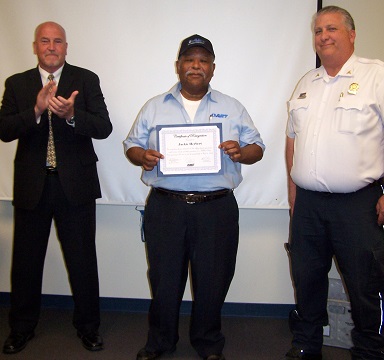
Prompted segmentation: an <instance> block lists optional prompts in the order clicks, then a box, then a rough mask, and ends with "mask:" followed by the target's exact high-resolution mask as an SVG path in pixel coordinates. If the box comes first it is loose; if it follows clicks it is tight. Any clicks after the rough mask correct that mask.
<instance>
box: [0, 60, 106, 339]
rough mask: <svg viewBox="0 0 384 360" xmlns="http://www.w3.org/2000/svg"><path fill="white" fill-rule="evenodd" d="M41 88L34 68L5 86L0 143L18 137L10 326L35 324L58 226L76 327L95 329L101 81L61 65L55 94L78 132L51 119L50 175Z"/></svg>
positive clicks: (28, 327)
mask: <svg viewBox="0 0 384 360" xmlns="http://www.w3.org/2000/svg"><path fill="white" fill-rule="evenodd" d="M41 88H42V82H41V77H40V73H39V70H38V68H35V69H31V70H28V71H26V72H24V73H21V74H16V75H13V76H11V77H10V78H8V79H7V80H6V82H5V91H4V97H3V101H2V106H1V109H0V139H1V140H3V141H5V142H10V141H13V140H18V146H17V150H16V156H15V161H14V194H13V205H14V227H15V229H14V249H13V262H12V275H11V285H12V289H11V311H10V317H9V321H10V327H11V329H12V330H13V331H18V332H30V331H32V330H33V329H34V328H35V327H36V325H37V322H38V317H39V311H40V298H41V287H42V276H43V267H44V259H45V253H46V249H47V244H48V238H49V234H50V229H51V223H52V219H54V221H55V225H56V229H57V234H58V238H59V240H60V244H61V248H62V251H63V255H64V260H65V263H66V267H67V271H68V276H69V281H70V284H71V290H72V294H73V298H74V303H75V310H74V318H73V322H74V326H75V327H76V328H77V329H78V330H79V331H81V332H83V333H87V332H92V331H96V330H97V329H98V327H99V323H100V314H99V285H98V273H97V260H96V247H95V229H96V222H95V210H96V206H95V199H97V198H99V197H101V190H100V184H99V179H98V175H97V168H96V163H97V161H98V158H97V155H96V153H95V151H94V148H93V143H92V138H93V139H105V138H107V137H108V136H109V134H110V133H111V132H112V124H111V122H110V119H109V115H108V111H107V107H106V105H105V102H104V97H103V94H102V91H101V88H100V83H99V78H98V76H97V75H96V74H94V73H93V72H91V71H89V70H86V69H82V68H79V67H76V66H72V65H69V64H67V63H65V65H64V67H63V71H62V74H61V77H60V82H59V85H58V90H57V93H56V96H62V97H64V98H66V99H67V98H69V97H70V96H71V94H72V92H73V91H75V90H78V91H79V94H78V95H77V97H76V99H75V127H72V126H70V125H68V124H67V122H66V121H65V119H61V118H59V117H58V116H56V115H55V114H52V126H53V133H54V142H55V149H56V162H57V173H56V174H54V175H47V172H46V153H47V142H48V114H47V111H45V112H44V113H43V114H42V116H41V119H40V122H39V123H37V122H36V118H35V112H34V106H35V103H36V97H37V94H38V92H39V91H40V90H41Z"/></svg>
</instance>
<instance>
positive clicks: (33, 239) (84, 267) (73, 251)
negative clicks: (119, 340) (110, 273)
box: [9, 175, 100, 333]
mask: <svg viewBox="0 0 384 360" xmlns="http://www.w3.org/2000/svg"><path fill="white" fill-rule="evenodd" d="M95 215H96V206H95V202H91V203H89V204H86V205H81V206H71V205H70V204H69V203H68V201H67V199H66V197H65V195H64V193H63V190H62V187H61V184H60V180H59V177H58V176H57V175H47V177H46V183H45V187H44V191H43V194H42V197H41V200H40V202H39V204H38V206H37V207H36V208H35V209H33V210H25V209H20V208H15V209H14V246H13V262H12V275H11V286H12V289H11V310H10V314H9V324H10V327H11V330H12V331H15V332H22V333H29V332H31V331H33V330H34V328H35V327H36V325H37V323H38V318H39V313H40V305H41V291H42V278H43V268H44V260H45V255H46V250H47V245H48V238H49V234H50V229H51V224H52V219H54V220H55V225H56V228H57V234H58V238H59V240H60V244H61V249H62V252H63V255H64V259H65V264H66V267H67V271H68V276H69V281H70V285H71V288H72V294H73V299H74V304H75V307H74V315H73V324H74V326H75V328H77V329H78V330H79V331H81V332H83V333H89V332H93V331H97V329H98V327H99V324H100V310H99V281H98V272H97V260H96V247H95V229H96V225H95V224H96V221H95Z"/></svg>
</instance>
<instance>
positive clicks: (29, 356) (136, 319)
mask: <svg viewBox="0 0 384 360" xmlns="http://www.w3.org/2000/svg"><path fill="white" fill-rule="evenodd" d="M71 315H72V314H71V311H70V310H57V309H43V310H42V313H41V317H40V322H39V325H38V327H37V329H36V336H35V338H34V339H32V340H31V341H30V342H29V343H28V346H27V347H26V348H25V349H24V350H23V351H21V352H20V353H18V354H14V355H4V354H2V353H1V354H0V359H8V360H91V359H92V360H120V359H121V360H135V359H136V353H137V351H138V350H139V349H140V348H141V347H143V345H144V344H145V340H146V333H147V315H146V314H144V313H126V312H117V311H115V312H103V313H102V325H101V328H100V333H101V335H102V336H103V338H104V345H105V346H104V350H102V351H99V352H95V353H92V352H89V351H87V350H86V349H84V348H83V347H82V346H81V342H80V340H79V339H78V338H77V336H76V331H75V329H74V328H73V327H72V324H71ZM7 316H8V309H7V308H6V307H0V342H1V347H2V345H3V342H4V340H5V338H6V337H7V336H8V332H9V329H8V326H7ZM188 322H189V317H188V316H182V317H181V318H180V340H179V343H178V345H177V349H176V351H175V352H174V353H173V354H171V355H166V356H165V355H164V356H162V357H161V359H162V360H163V359H164V360H166V359H173V360H175V359H179V360H198V359H199V356H198V355H197V354H196V352H195V351H194V350H193V348H192V347H191V345H190V344H189V340H188ZM222 330H223V333H224V334H225V335H226V346H225V349H224V354H225V356H226V358H227V360H281V359H282V358H283V357H284V353H285V352H286V351H287V350H288V349H289V347H290V340H291V335H290V332H289V329H288V321H287V319H270V318H243V317H223V322H222ZM323 359H324V360H347V359H348V360H349V359H350V355H349V351H348V350H345V349H340V348H335V347H328V346H324V348H323Z"/></svg>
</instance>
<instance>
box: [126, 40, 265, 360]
mask: <svg viewBox="0 0 384 360" xmlns="http://www.w3.org/2000/svg"><path fill="white" fill-rule="evenodd" d="M214 60H215V54H214V51H213V47H212V44H211V42H210V41H209V40H207V39H205V38H204V37H202V36H200V35H192V36H190V37H189V38H187V39H185V40H183V41H182V43H181V46H180V50H179V56H178V60H177V61H176V69H177V73H178V75H179V79H180V81H179V82H178V83H177V84H176V85H175V86H174V87H173V88H172V89H171V90H170V91H168V92H166V93H165V94H162V95H159V96H156V97H154V98H153V99H151V100H149V101H148V102H147V103H146V104H145V105H144V107H143V108H142V110H141V111H140V113H139V115H138V117H137V119H136V122H135V123H134V125H133V127H132V129H131V131H130V133H129V135H128V137H127V139H126V140H125V141H124V147H125V152H126V155H127V157H128V159H129V160H130V161H131V162H132V163H133V164H135V165H138V166H142V167H143V175H142V181H143V182H144V183H145V184H146V185H148V186H151V188H152V189H151V192H150V195H149V197H148V200H147V204H146V208H145V220H144V233H145V238H146V241H147V251H148V262H149V280H150V285H151V290H152V296H153V298H152V302H151V307H150V310H149V333H148V339H147V343H146V346H145V347H144V348H143V349H141V350H140V351H139V353H138V354H137V360H148V359H155V358H157V357H159V356H160V355H161V354H162V353H164V352H172V351H174V350H175V348H176V343H177V341H178V338H179V336H178V320H179V310H180V304H181V301H182V298H183V294H184V290H185V285H186V280H187V276H188V265H189V264H190V265H191V284H192V291H193V297H194V301H193V306H192V314H191V327H190V341H191V344H192V346H193V347H194V348H195V349H196V351H197V353H198V354H199V355H200V356H201V357H202V358H204V359H207V360H223V359H225V357H224V355H223V348H224V342H225V338H224V336H223V334H222V333H221V308H222V306H223V303H224V300H225V297H226V294H227V292H228V289H229V286H230V283H231V281H232V278H233V275H234V272H235V263H236V253H237V247H238V237H239V226H238V217H239V212H238V206H237V202H236V199H235V197H234V195H233V189H235V188H236V187H237V186H238V185H239V184H240V182H241V181H242V176H241V163H243V164H253V163H255V162H257V161H259V160H261V158H262V157H263V152H264V149H265V146H264V144H263V141H262V139H261V137H260V134H259V132H258V130H257V129H256V127H255V126H254V124H253V122H252V119H251V118H250V116H249V114H248V113H247V111H246V109H245V108H244V107H243V106H242V105H241V104H240V103H239V102H238V101H237V100H236V99H234V98H231V97H229V96H227V95H224V94H222V93H220V92H218V91H215V90H213V89H212V88H211V87H210V85H209V83H210V80H211V78H212V76H213V73H214V70H215V64H214ZM192 124H193V125H195V126H200V125H203V126H206V125H207V124H208V125H209V124H212V125H213V124H216V125H217V124H219V125H218V126H219V127H221V129H222V138H223V139H224V142H221V143H220V141H219V142H218V144H217V146H218V148H219V149H220V150H219V151H220V152H222V154H220V158H221V157H222V161H221V169H220V170H221V171H218V172H217V173H214V174H213V173H212V174H211V173H205V174H197V173H190V172H188V171H189V170H190V169H187V168H186V169H185V171H182V172H181V173H180V174H178V176H167V175H166V176H162V175H164V173H162V172H161V168H160V172H159V169H158V167H159V166H160V165H161V162H162V161H165V160H166V158H167V156H168V159H169V156H171V154H168V153H167V154H164V153H161V152H159V151H158V150H159V144H158V141H157V138H158V131H157V128H156V126H158V125H162V126H164V125H165V126H168V125H177V126H179V127H190V126H191V125H192ZM176 160H177V159H176ZM176 219H177V221H175V220H176Z"/></svg>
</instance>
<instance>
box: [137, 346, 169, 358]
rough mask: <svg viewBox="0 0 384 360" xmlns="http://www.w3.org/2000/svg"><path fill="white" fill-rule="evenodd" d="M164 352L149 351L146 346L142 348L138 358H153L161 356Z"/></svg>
mask: <svg viewBox="0 0 384 360" xmlns="http://www.w3.org/2000/svg"><path fill="white" fill-rule="evenodd" d="M162 353H163V352H161V351H154V352H151V351H147V350H145V348H143V349H140V351H139V352H138V353H137V356H136V360H152V359H156V358H158V357H160V356H161V354H162Z"/></svg>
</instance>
